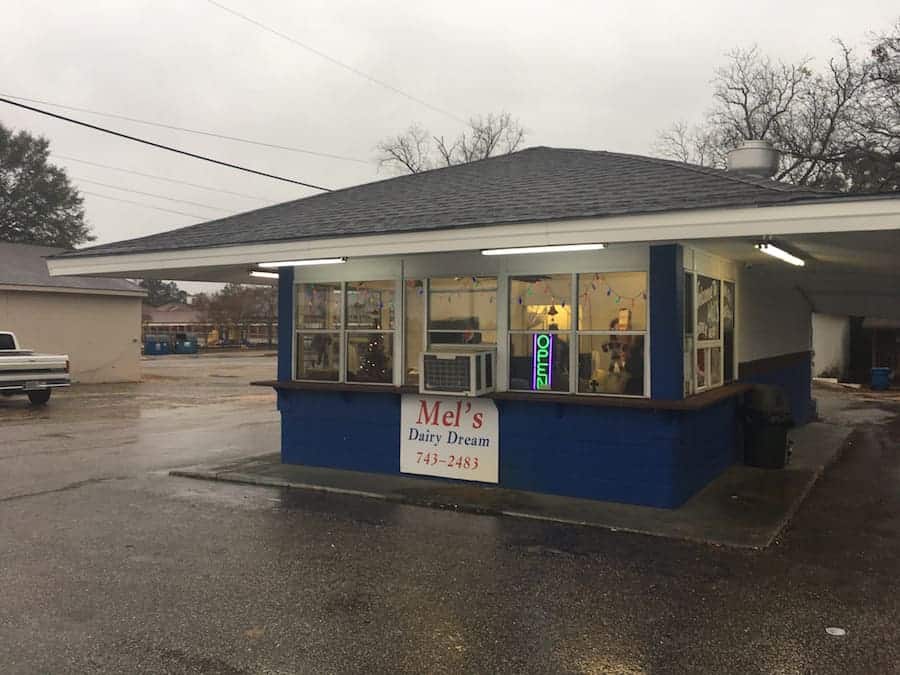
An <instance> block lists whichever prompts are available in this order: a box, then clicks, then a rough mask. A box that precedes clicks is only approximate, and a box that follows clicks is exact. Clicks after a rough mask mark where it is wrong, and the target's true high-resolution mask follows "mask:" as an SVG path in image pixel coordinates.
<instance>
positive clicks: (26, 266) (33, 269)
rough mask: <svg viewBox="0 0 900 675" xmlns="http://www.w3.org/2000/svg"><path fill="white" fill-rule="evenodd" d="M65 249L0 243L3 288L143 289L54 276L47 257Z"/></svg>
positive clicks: (124, 283)
mask: <svg viewBox="0 0 900 675" xmlns="http://www.w3.org/2000/svg"><path fill="white" fill-rule="evenodd" d="M65 252H66V249H64V248H53V247H51V246H34V245H31V244H11V243H8V242H0V286H33V287H40V288H67V289H73V290H90V291H129V292H132V293H142V292H143V289H142V288H141V287H140V286H138V285H137V284H136V283H134V282H131V281H128V279H107V278H104V277H70V276H62V277H51V276H50V272H49V271H48V270H47V260H46V259H47V258H48V257H50V256H53V255H59V254H61V253H65Z"/></svg>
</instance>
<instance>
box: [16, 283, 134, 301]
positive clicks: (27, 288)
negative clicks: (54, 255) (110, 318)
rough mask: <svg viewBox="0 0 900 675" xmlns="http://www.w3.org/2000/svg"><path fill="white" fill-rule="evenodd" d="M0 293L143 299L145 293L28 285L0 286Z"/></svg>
mask: <svg viewBox="0 0 900 675" xmlns="http://www.w3.org/2000/svg"><path fill="white" fill-rule="evenodd" d="M0 291H23V292H26V293H68V294H72V295H112V296H116V297H122V298H145V297H147V291H117V290H113V289H104V288H72V287H70V286H36V285H29V284H0Z"/></svg>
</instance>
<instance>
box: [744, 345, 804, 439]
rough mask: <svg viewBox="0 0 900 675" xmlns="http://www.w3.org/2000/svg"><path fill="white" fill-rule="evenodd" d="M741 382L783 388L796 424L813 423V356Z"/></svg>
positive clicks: (745, 378) (746, 378)
mask: <svg viewBox="0 0 900 675" xmlns="http://www.w3.org/2000/svg"><path fill="white" fill-rule="evenodd" d="M741 381H742V382H752V383H754V384H772V385H775V386H777V387H781V388H782V389H784V390H785V392H786V393H787V396H788V398H789V399H790V402H791V414H792V415H793V416H794V423H795V424H798V425H800V424H806V423H807V422H810V421H812V415H813V405H812V355H809V356H808V357H807V358H806V359H804V360H803V361H802V362H799V363H796V364H793V365H791V366H788V367H786V368H778V369H776V370H771V371H769V372H765V373H760V374H758V375H752V376H750V377H741Z"/></svg>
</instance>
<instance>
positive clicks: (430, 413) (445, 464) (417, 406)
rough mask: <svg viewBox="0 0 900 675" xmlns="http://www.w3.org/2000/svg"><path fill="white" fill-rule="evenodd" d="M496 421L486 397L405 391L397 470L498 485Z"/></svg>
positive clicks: (494, 409)
mask: <svg viewBox="0 0 900 675" xmlns="http://www.w3.org/2000/svg"><path fill="white" fill-rule="evenodd" d="M499 428H500V423H499V419H498V416H497V406H495V405H494V402H493V401H492V400H490V399H487V398H441V397H437V396H415V395H409V394H407V395H404V396H403V399H402V400H401V402H400V471H401V472H403V473H416V474H420V475H423V476H440V477H441V478H456V479H459V480H475V481H480V482H482V483H497V482H499V480H500V448H499V440H498V439H499V437H500V433H499Z"/></svg>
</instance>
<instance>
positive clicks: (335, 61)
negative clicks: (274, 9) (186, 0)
mask: <svg viewBox="0 0 900 675" xmlns="http://www.w3.org/2000/svg"><path fill="white" fill-rule="evenodd" d="M206 1H207V2H208V3H209V4H211V5H213V6H214V7H218V8H219V9H221V10H222V11H225V12H228V13H229V14H231V15H233V16H236V17H238V18H239V19H243V20H244V21H246V22H248V23H251V24H253V25H254V26H256V27H257V28H261V29H262V30H264V31H266V32H268V33H271V34H272V35H277V36H278V37H280V38H281V39H282V40H287V41H288V42H291V43H293V44H295V45H297V46H298V47H301V48H302V49H305V50H306V51H308V52H310V53H312V54H315V55H316V56H318V57H320V58H323V59H325V60H326V61H329V62H330V63H333V64H334V65H336V66H340V67H341V68H343V69H345V70H349V71H350V72H351V73H353V74H354V75H359V76H360V77H362V78H364V79H366V80H368V81H369V82H371V83H373V84H377V85H378V86H380V87H384V88H385V89H388V90H390V91H392V92H394V93H395V94H399V95H400V96H403V97H405V98H407V99H409V100H410V101H413V102H415V103H418V104H419V105H422V106H425V107H426V108H428V109H430V110H433V111H434V112H438V113H440V114H442V115H446V116H447V117H449V118H451V119H453V120H455V121H457V122H460V123H461V124H468V122H466V120H464V119H463V118H461V117H460V116H459V115H456V114H454V113H452V112H450V111H449V110H444V109H443V108H439V107H438V106H436V105H432V104H431V103H428V101H423V100H422V99H420V98H419V97H417V96H413V95H412V94H410V93H409V92H406V91H403V90H402V89H400V88H398V87H395V86H394V85H392V84H390V83H388V82H385V81H384V80H379V79H378V78H377V77H374V76H372V75H369V74H368V73H366V72H364V71H362V70H359V69H358V68H354V67H353V66H351V65H349V64H346V63H344V62H343V61H339V60H338V59H336V58H334V57H333V56H329V55H328V54H326V53H325V52H322V51H319V50H318V49H316V48H315V47H310V46H309V45H308V44H305V43H303V42H300V40H298V39H296V38H294V37H291V36H290V35H288V34H287V33H282V32H281V31H280V30H277V29H275V28H272V27H271V26H267V25H266V24H264V23H262V22H261V21H257V20H256V19H254V18H252V17H249V16H247V15H246V14H242V13H241V12H238V11H237V10H234V9H231V8H230V7H226V6H225V5H223V4H221V3H219V2H216V0H206Z"/></svg>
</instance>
